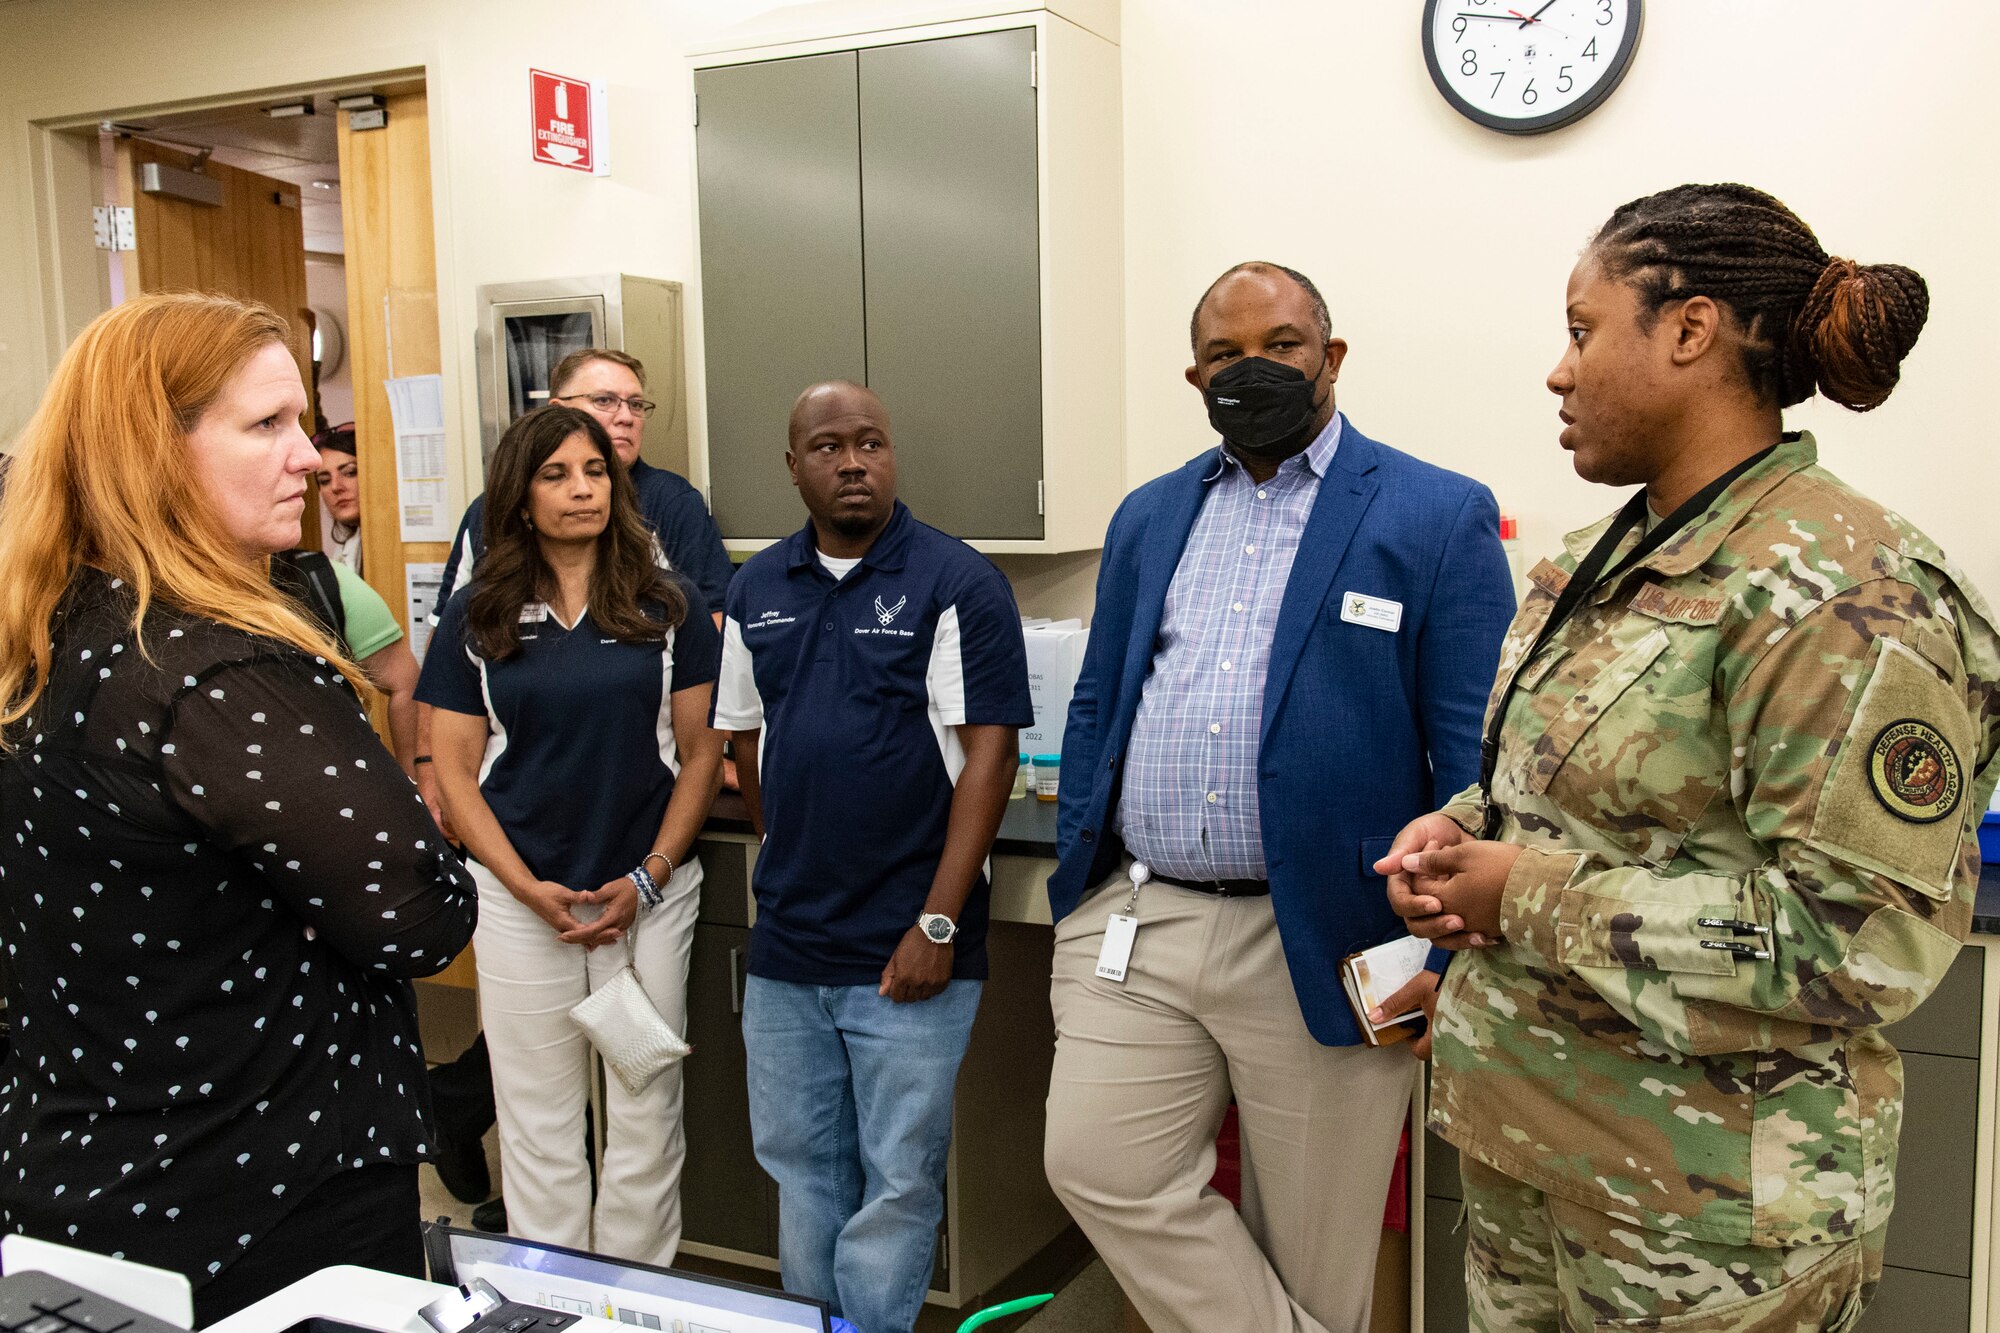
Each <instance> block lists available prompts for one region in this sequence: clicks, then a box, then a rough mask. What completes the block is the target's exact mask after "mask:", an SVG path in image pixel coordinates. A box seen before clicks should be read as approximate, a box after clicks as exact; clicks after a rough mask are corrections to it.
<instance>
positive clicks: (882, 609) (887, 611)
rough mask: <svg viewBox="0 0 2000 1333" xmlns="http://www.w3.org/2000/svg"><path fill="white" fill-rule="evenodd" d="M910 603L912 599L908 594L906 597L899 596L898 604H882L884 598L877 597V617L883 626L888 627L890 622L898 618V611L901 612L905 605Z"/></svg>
mask: <svg viewBox="0 0 2000 1333" xmlns="http://www.w3.org/2000/svg"><path fill="white" fill-rule="evenodd" d="M909 603H910V599H909V598H908V597H907V596H905V597H898V598H897V599H896V604H895V605H894V606H884V605H882V599H881V598H880V597H877V598H876V599H875V619H876V620H878V621H880V622H881V624H882V626H883V628H885V629H886V628H888V626H889V623H890V622H891V621H893V620H894V619H895V618H896V615H897V613H898V612H900V611H901V610H902V609H903V608H904V607H905V606H908V605H909Z"/></svg>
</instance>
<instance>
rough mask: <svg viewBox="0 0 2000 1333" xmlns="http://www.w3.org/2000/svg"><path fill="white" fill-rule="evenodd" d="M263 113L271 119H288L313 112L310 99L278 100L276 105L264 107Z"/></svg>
mask: <svg viewBox="0 0 2000 1333" xmlns="http://www.w3.org/2000/svg"><path fill="white" fill-rule="evenodd" d="M264 114H265V115H267V116H269V117H270V118H271V119H272V120H290V119H292V118H293V117H294V116H310V115H312V114H314V112H313V104H312V103H311V102H310V101H306V102H280V103H279V104H278V105H277V106H267V107H265V108H264Z"/></svg>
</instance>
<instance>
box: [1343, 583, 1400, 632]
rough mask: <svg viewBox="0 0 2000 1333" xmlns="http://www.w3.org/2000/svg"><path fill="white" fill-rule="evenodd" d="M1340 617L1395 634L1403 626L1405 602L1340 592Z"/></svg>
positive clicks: (1349, 622)
mask: <svg viewBox="0 0 2000 1333" xmlns="http://www.w3.org/2000/svg"><path fill="white" fill-rule="evenodd" d="M1340 618H1341V619H1342V620H1345V621H1346V622H1347V623H1348V624H1350V625H1366V626H1367V627H1368V628H1369V629H1379V630H1385V631H1387V632H1388V633H1390V634H1394V633H1395V632H1396V631H1397V630H1399V629H1401V628H1402V627H1403V604H1402V603H1401V602H1392V601H1390V600H1389V599H1388V598H1386V597H1370V596H1368V595H1367V594H1365V593H1358V592H1344V593H1342V594H1340Z"/></svg>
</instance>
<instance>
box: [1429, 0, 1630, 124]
mask: <svg viewBox="0 0 2000 1333" xmlns="http://www.w3.org/2000/svg"><path fill="white" fill-rule="evenodd" d="M1641 3H1642V0H1425V4H1424V59H1425V61H1426V62H1427V63H1428V64H1429V65H1430V70H1431V80H1432V82H1434V83H1436V84H1437V87H1438V91H1439V92H1441V93H1443V94H1444V97H1445V100H1446V101H1447V102H1450V103H1451V104H1452V106H1453V107H1454V108H1455V109H1456V110H1457V111H1458V112H1459V114H1461V115H1463V116H1465V117H1466V118H1467V119H1468V120H1473V121H1477V122H1478V123H1479V124H1481V125H1484V126H1486V127H1487V128H1489V129H1495V130H1503V131H1505V132H1507V133H1509V134H1539V133H1541V132H1542V131H1544V130H1552V129H1555V128H1556V127H1557V126H1559V125H1567V124H1569V122H1571V121H1573V120H1577V119H1579V118H1580V117H1582V116H1584V115H1586V114H1588V113H1589V112H1590V111H1592V110H1593V109H1594V108H1595V107H1596V106H1597V104H1598V103H1600V102H1602V101H1603V100H1604V99H1605V98H1606V97H1609V96H1610V95H1611V90H1612V89H1613V88H1616V87H1617V86H1618V81H1619V80H1620V79H1622V78H1624V77H1625V70H1626V68H1627V66H1629V65H1630V64H1631V62H1632V53H1633V51H1634V50H1635V49H1637V47H1638V44H1639V26H1640V16H1641Z"/></svg>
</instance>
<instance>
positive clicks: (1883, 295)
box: [1792, 259, 1931, 412]
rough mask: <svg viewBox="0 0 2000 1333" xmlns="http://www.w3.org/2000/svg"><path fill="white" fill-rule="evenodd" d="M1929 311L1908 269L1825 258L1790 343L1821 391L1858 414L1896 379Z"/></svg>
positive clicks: (1878, 401)
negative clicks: (1810, 369)
mask: <svg viewBox="0 0 2000 1333" xmlns="http://www.w3.org/2000/svg"><path fill="white" fill-rule="evenodd" d="M1930 310H1931V294H1930V289H1929V288H1928V287H1926V286H1925V285H1924V280H1923V277H1922V276H1921V275H1920V274H1918V273H1917V271H1916V270H1915V269H1908V268H1904V267H1903V266H1902V265H1901V264H1867V265H1863V264H1857V263H1855V262H1854V261H1853V260H1851V259H1829V260H1827V261H1826V267H1825V268H1824V269H1822V270H1821V271H1820V275H1819V280H1818V281H1817V282H1815V283H1814V284H1813V288H1812V291H1810V292H1809V293H1807V294H1806V299H1805V304H1804V305H1802V306H1800V307H1799V313H1798V314H1797V315H1796V316H1795V317H1794V318H1793V320H1792V340H1793V342H1794V343H1795V344H1797V345H1798V346H1799V348H1800V351H1799V353H1798V355H1799V356H1800V357H1801V358H1802V359H1808V360H1810V362H1811V363H1812V365H1813V366H1814V367H1816V369H1817V372H1818V374H1817V378H1818V380H1819V391H1820V392H1821V393H1823V394H1825V395H1826V396H1827V397H1828V398H1831V399H1832V400H1833V401H1834V402H1836V403H1839V404H1840V405H1841V406H1842V407H1849V408H1853V409H1854V410H1855V411H1856V412H1866V411H1868V410H1869V409H1870V408H1874V407H1880V406H1881V405H1882V404H1883V402H1884V401H1885V400H1886V399H1887V398H1888V397H1889V391H1890V390H1892V389H1894V388H1895V387H1896V381H1897V380H1899V379H1901V378H1902V374H1903V371H1902V362H1903V358H1904V357H1906V356H1908V355H1909V354H1910V349H1911V348H1912V347H1915V346H1916V345H1917V335H1918V334H1919V333H1922V332H1923V329H1924V318H1925V316H1927V315H1929V314H1930Z"/></svg>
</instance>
